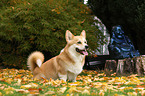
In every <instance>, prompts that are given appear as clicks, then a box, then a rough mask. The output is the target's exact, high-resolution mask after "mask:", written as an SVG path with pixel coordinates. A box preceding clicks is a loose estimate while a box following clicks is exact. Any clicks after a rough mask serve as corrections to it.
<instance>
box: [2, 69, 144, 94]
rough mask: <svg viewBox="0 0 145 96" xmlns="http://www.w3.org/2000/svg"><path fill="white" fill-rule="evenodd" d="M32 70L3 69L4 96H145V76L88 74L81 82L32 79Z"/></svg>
mask: <svg viewBox="0 0 145 96" xmlns="http://www.w3.org/2000/svg"><path fill="white" fill-rule="evenodd" d="M32 77H33V75H32V73H31V72H30V71H28V70H18V69H1V70H0V96H14V95H15V96H25V95H28V96H29V95H30V96H31V95H36V96H37V95H39V96H49V95H50V96H145V76H142V77H138V76H137V75H136V74H133V75H130V76H120V77H117V76H116V74H115V73H113V74H111V76H109V77H108V76H106V74H105V73H104V72H99V73H98V72H97V71H87V70H84V71H83V72H82V73H81V74H80V75H78V77H77V82H70V81H67V82H64V81H63V80H53V79H50V80H46V79H44V78H42V80H37V79H32Z"/></svg>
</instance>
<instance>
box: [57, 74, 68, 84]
mask: <svg viewBox="0 0 145 96" xmlns="http://www.w3.org/2000/svg"><path fill="white" fill-rule="evenodd" d="M58 76H59V79H61V80H63V81H65V82H66V79H67V75H62V74H60V73H59V74H58Z"/></svg>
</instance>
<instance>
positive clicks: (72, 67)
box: [67, 51, 84, 74]
mask: <svg viewBox="0 0 145 96" xmlns="http://www.w3.org/2000/svg"><path fill="white" fill-rule="evenodd" d="M70 53H71V56H72V58H73V60H74V61H75V63H72V64H69V66H67V69H68V71H69V72H71V73H74V74H80V73H81V72H82V70H83V69H82V67H83V66H82V65H83V64H82V63H83V60H84V55H80V54H76V53H74V52H72V51H71V52H70Z"/></svg>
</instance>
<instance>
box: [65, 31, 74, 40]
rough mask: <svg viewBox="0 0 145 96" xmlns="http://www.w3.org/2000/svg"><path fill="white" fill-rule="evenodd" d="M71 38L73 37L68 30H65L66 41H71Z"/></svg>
mask: <svg viewBox="0 0 145 96" xmlns="http://www.w3.org/2000/svg"><path fill="white" fill-rule="evenodd" d="M73 37H74V35H73V34H72V33H71V32H70V31H69V30H66V34H65V38H66V41H67V42H69V41H70V40H72V39H73Z"/></svg>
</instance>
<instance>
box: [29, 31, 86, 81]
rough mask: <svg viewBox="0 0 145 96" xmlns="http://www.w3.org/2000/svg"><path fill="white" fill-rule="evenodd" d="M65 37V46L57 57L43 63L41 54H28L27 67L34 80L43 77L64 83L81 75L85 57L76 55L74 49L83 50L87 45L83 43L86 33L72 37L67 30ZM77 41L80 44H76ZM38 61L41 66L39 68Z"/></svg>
mask: <svg viewBox="0 0 145 96" xmlns="http://www.w3.org/2000/svg"><path fill="white" fill-rule="evenodd" d="M65 36H66V41H67V45H66V46H65V48H64V50H63V51H62V52H61V53H60V54H59V55H58V56H56V57H53V58H52V59H50V60H48V61H46V62H44V63H43V61H44V55H43V54H42V53H41V52H38V51H36V52H33V53H32V54H30V56H29V57H28V61H27V65H28V66H29V69H30V70H31V71H32V72H33V75H34V78H38V79H41V77H43V78H46V79H50V78H52V79H63V80H64V81H66V80H67V79H69V80H70V81H74V82H75V81H76V76H77V75H78V74H80V73H81V71H82V68H83V65H84V63H85V55H82V54H80V53H78V52H77V51H76V48H79V49H81V50H83V49H85V46H86V45H87V44H86V43H84V42H85V41H86V39H85V38H86V33H85V31H84V30H83V31H82V33H81V35H80V36H74V35H73V34H72V33H71V32H70V31H69V30H67V31H66V35H65ZM78 41H81V42H82V43H81V44H78V43H77V42H78ZM37 61H38V62H37ZM40 61H42V63H43V64H42V65H41V66H40V67H39V66H38V65H39V64H41V62H40ZM37 63H39V64H37Z"/></svg>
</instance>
